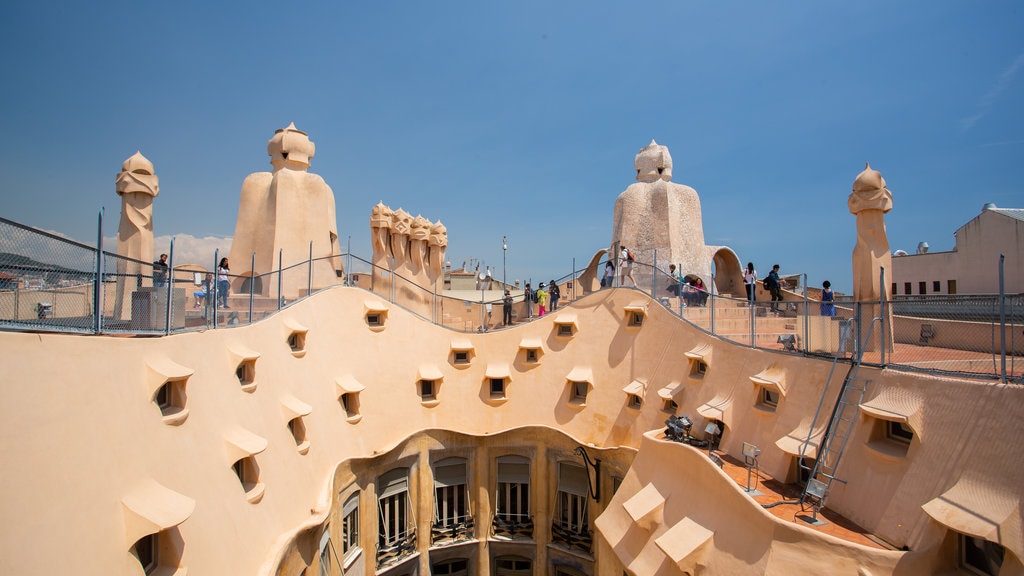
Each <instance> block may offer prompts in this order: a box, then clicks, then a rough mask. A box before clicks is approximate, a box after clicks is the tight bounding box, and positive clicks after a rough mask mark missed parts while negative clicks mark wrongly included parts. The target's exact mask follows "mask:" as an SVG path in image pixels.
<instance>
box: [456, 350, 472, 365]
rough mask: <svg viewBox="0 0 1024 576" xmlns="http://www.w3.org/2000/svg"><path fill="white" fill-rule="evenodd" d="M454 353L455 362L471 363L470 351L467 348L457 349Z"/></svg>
mask: <svg viewBox="0 0 1024 576" xmlns="http://www.w3.org/2000/svg"><path fill="white" fill-rule="evenodd" d="M453 354H454V360H455V364H469V352H468V351H467V350H456V351H455V352H453Z"/></svg>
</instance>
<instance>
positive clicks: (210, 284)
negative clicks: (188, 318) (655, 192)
mask: <svg viewBox="0 0 1024 576" xmlns="http://www.w3.org/2000/svg"><path fill="white" fill-rule="evenodd" d="M230 273H231V271H230V266H229V264H228V259H227V258H221V259H220V263H219V264H218V265H217V278H216V283H215V282H214V277H213V274H210V273H207V274H206V276H205V277H204V278H203V281H202V282H200V283H199V286H198V289H197V290H196V291H195V292H193V293H192V296H194V297H195V299H196V302H195V305H194V307H195V308H199V307H201V306H203V305H204V304H209V302H210V297H211V296H215V297H216V298H217V304H218V305H219V306H220V307H221V308H224V309H227V310H230V309H231V307H230V306H228V294H229V293H230V291H231V281H230V280H228V275H229V274H230Z"/></svg>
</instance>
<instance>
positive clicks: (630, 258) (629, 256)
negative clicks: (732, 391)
mask: <svg viewBox="0 0 1024 576" xmlns="http://www.w3.org/2000/svg"><path fill="white" fill-rule="evenodd" d="M632 261H633V252H632V251H631V250H629V249H627V250H626V262H632Z"/></svg>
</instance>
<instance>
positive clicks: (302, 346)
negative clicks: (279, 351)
mask: <svg viewBox="0 0 1024 576" xmlns="http://www.w3.org/2000/svg"><path fill="white" fill-rule="evenodd" d="M288 348H289V349H290V350H291V351H292V353H293V354H294V353H297V352H304V351H305V350H306V333H305V332H302V331H298V330H297V331H295V332H292V333H291V334H289V335H288Z"/></svg>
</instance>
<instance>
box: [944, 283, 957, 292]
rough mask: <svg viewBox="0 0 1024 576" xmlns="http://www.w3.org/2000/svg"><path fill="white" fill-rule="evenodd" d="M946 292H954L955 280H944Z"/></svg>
mask: <svg viewBox="0 0 1024 576" xmlns="http://www.w3.org/2000/svg"><path fill="white" fill-rule="evenodd" d="M946 294H950V295H952V294H956V280H946Z"/></svg>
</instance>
